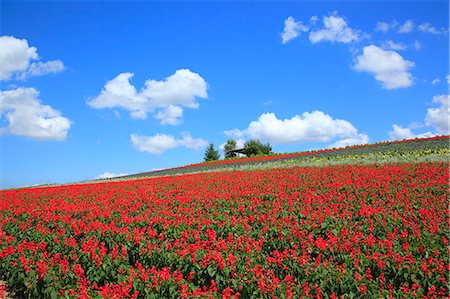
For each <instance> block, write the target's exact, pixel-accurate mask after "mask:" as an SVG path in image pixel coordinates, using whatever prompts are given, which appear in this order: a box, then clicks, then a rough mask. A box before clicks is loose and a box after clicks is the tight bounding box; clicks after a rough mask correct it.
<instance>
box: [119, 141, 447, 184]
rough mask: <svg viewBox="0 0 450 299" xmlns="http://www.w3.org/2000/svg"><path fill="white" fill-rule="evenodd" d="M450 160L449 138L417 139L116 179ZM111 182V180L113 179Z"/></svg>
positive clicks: (232, 161)
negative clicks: (299, 167)
mask: <svg viewBox="0 0 450 299" xmlns="http://www.w3.org/2000/svg"><path fill="white" fill-rule="evenodd" d="M449 157H450V136H449V135H446V136H435V137H431V138H416V139H407V140H401V141H390V142H379V143H374V144H364V145H356V146H348V147H344V148H332V149H321V150H316V151H306V152H297V153H283V154H274V155H270V156H258V157H245V158H234V159H225V160H218V161H212V162H203V163H198V164H191V165H186V166H181V167H175V168H168V169H163V170H156V171H150V172H143V173H137V174H132V175H128V176H122V177H120V178H113V180H117V179H137V178H144V177H158V176H167V175H180V174H186V173H196V172H205V171H222V170H242V169H258V168H277V167H287V166H314V165H333V164H345V163H359V164H360V163H389V162H414V161H448V160H449ZM110 180H111V179H110Z"/></svg>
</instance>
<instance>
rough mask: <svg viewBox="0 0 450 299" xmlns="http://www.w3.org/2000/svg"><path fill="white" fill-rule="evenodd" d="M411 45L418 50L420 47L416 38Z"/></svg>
mask: <svg viewBox="0 0 450 299" xmlns="http://www.w3.org/2000/svg"><path fill="white" fill-rule="evenodd" d="M413 47H414V49H416V50H417V51H419V50H420V49H422V44H421V43H420V42H419V41H418V40H415V41H414V44H413Z"/></svg>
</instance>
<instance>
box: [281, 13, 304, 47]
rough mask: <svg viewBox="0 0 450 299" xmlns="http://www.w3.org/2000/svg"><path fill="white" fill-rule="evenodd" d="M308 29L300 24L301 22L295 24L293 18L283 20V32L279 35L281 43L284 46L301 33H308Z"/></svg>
mask: <svg viewBox="0 0 450 299" xmlns="http://www.w3.org/2000/svg"><path fill="white" fill-rule="evenodd" d="M308 30H309V28H308V27H307V26H305V25H303V24H302V22H301V21H299V22H296V21H295V20H294V18H293V17H288V18H287V19H286V20H284V30H283V33H282V34H281V42H282V43H283V44H286V43H287V42H288V41H290V40H292V39H294V38H296V37H298V36H299V35H300V33H301V32H308Z"/></svg>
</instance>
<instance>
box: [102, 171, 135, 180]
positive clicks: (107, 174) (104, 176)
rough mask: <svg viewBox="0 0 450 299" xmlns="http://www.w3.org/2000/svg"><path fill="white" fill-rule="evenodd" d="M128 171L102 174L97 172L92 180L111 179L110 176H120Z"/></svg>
mask: <svg viewBox="0 0 450 299" xmlns="http://www.w3.org/2000/svg"><path fill="white" fill-rule="evenodd" d="M126 175H128V173H112V172H104V173H102V174H99V175H98V176H96V177H95V178H94V180H103V179H111V178H117V177H121V176H126Z"/></svg>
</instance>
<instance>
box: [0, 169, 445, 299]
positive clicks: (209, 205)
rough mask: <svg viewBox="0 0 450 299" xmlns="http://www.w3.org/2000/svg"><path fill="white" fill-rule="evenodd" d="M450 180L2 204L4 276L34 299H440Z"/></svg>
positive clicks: (85, 195)
mask: <svg viewBox="0 0 450 299" xmlns="http://www.w3.org/2000/svg"><path fill="white" fill-rule="evenodd" d="M448 167H449V163H447V162H435V163H407V164H385V165H377V164H373V165H365V166H364V165H340V166H334V167H321V168H319V167H304V168H301V167H298V168H285V169H274V170H257V171H251V172H250V171H247V172H221V173H203V174H192V175H184V176H177V177H161V178H151V179H145V180H135V181H126V182H125V181H124V182H109V183H97V184H83V185H70V186H60V187H48V188H34V189H21V190H8V191H2V192H0V215H1V217H0V219H1V220H0V276H1V278H3V279H4V280H5V281H7V283H8V285H9V286H10V287H11V288H13V289H14V290H15V292H16V293H17V294H19V295H23V296H25V297H30V298H44V297H53V298H57V297H68V298H73V297H74V298H191V297H198V298H208V297H210V296H211V297H212V298H233V297H234V298H238V297H239V298H251V297H253V298H261V297H266V298H273V297H275V296H277V297H279V298H302V297H303V298H337V297H340V296H342V295H344V294H345V295H346V297H345V298H353V297H367V298H371V297H380V296H381V297H383V298H387V297H389V296H392V297H394V298H410V297H418V298H438V297H439V298H441V297H445V296H446V295H447V294H448V292H449V289H448V279H449V277H448V271H449V270H450V268H449V265H450V264H449V258H448V254H449V252H448V233H449V223H448V213H449V208H448V201H447V200H448V197H449V191H448V190H449V189H448V188H449V184H448V181H449V173H448ZM0 291H1V290H0Z"/></svg>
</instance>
